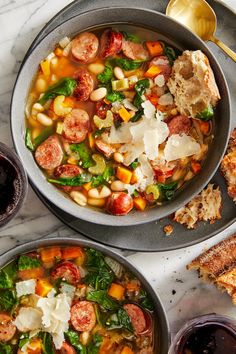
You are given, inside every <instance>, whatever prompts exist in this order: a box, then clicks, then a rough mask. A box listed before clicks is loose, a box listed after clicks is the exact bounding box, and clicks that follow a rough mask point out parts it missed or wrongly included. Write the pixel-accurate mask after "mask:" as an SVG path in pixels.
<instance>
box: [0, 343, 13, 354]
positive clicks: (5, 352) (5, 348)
mask: <svg viewBox="0 0 236 354" xmlns="http://www.w3.org/2000/svg"><path fill="white" fill-rule="evenodd" d="M0 353H1V354H13V348H12V346H11V345H10V344H6V343H1V342H0Z"/></svg>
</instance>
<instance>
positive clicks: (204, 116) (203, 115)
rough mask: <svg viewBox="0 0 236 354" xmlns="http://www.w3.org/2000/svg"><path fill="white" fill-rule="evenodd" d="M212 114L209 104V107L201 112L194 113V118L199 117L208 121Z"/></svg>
mask: <svg viewBox="0 0 236 354" xmlns="http://www.w3.org/2000/svg"><path fill="white" fill-rule="evenodd" d="M213 115H214V111H213V108H212V106H209V107H207V108H205V109H204V110H203V111H202V112H200V113H198V114H197V115H196V118H199V119H201V120H204V121H208V120H210V119H211V118H212V117H213Z"/></svg>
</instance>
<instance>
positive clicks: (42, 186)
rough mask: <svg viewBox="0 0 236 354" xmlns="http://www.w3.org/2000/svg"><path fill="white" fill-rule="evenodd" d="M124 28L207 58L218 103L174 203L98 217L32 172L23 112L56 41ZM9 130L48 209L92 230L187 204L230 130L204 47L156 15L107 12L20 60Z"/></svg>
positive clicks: (53, 35) (80, 20) (220, 78)
mask: <svg viewBox="0 0 236 354" xmlns="http://www.w3.org/2000/svg"><path fill="white" fill-rule="evenodd" d="M116 25H130V26H137V27H141V28H144V29H145V28H146V29H150V30H152V31H155V32H156V33H157V34H158V38H161V39H162V40H166V41H167V42H168V43H169V44H171V45H173V46H175V47H176V48H178V49H180V50H185V49H189V50H196V49H200V50H202V51H203V52H204V53H205V54H206V55H207V57H208V59H209V61H210V64H211V67H212V69H213V71H214V74H215V77H216V82H217V85H218V87H219V91H220V94H221V97H222V99H221V100H220V102H219V103H218V106H217V109H216V115H215V124H214V135H215V139H214V140H213V142H212V144H211V146H210V149H209V151H208V155H207V158H206V160H205V162H204V165H203V168H202V171H201V172H200V173H199V174H198V175H197V176H196V177H194V178H193V179H192V180H190V181H189V182H188V183H187V185H186V186H185V187H184V188H182V189H180V190H179V191H178V192H177V193H176V195H175V198H174V199H173V200H171V201H169V202H167V203H165V204H163V205H161V206H159V207H156V208H150V209H147V210H145V211H143V212H135V211H132V212H131V213H129V214H128V215H125V216H122V217H119V216H113V215H108V214H106V213H105V212H104V211H100V210H96V209H92V208H91V207H80V206H78V205H76V204H75V203H74V202H73V201H71V200H70V199H69V198H68V197H66V196H65V195H62V193H61V192H60V191H58V189H57V188H56V187H55V186H53V185H51V184H50V183H48V182H47V180H46V178H45V175H44V174H43V172H42V171H41V170H40V168H39V167H38V166H37V164H36V162H35V160H34V157H33V155H32V153H31V152H30V151H29V150H27V148H26V147H25V144H24V134H25V120H24V106H25V102H26V99H27V94H28V91H29V88H30V85H31V83H32V79H33V77H34V75H35V73H36V71H37V69H38V64H39V62H40V61H41V60H42V59H44V58H45V57H46V56H47V55H48V54H49V53H50V52H51V51H52V50H53V49H54V46H55V45H56V44H57V43H58V41H59V40H60V39H61V38H63V37H65V36H66V35H68V36H71V37H73V36H74V35H75V34H76V33H79V32H82V31H86V30H88V31H89V30H92V29H96V28H99V27H104V26H116ZM11 128H12V135H13V140H14V144H15V147H16V150H17V153H18V154H19V156H20V158H21V160H22V161H23V163H24V166H25V168H26V170H27V173H28V176H29V178H30V180H31V181H32V183H33V184H34V185H35V186H36V187H37V189H38V190H39V192H40V193H42V195H43V196H45V197H46V198H47V199H49V200H50V201H51V202H52V203H53V204H54V205H56V206H57V207H59V208H60V209H62V210H64V211H66V212H67V213H68V214H70V215H73V216H74V217H77V218H79V219H83V220H86V221H89V222H92V223H95V224H101V225H110V226H128V225H138V224H142V223H146V222H150V221H153V220H158V219H161V218H163V217H165V216H167V215H170V214H172V213H173V212H174V211H175V210H177V209H178V208H180V207H181V206H183V205H184V204H186V203H188V202H189V201H190V200H191V199H192V198H193V196H194V195H196V194H197V193H199V192H200V191H201V190H202V189H203V188H204V186H205V185H206V184H207V183H208V182H209V181H210V179H211V178H212V176H213V175H214V174H215V172H216V170H217V168H218V166H219V164H220V161H221V159H222V157H223V154H224V152H225V149H226V146H227V142H228V137H229V130H230V99H229V91H228V87H227V83H226V81H225V77H224V74H223V72H222V70H221V68H220V66H219V64H218V63H217V61H216V59H215V57H214V56H213V54H212V53H211V51H210V50H209V49H208V47H207V46H206V44H205V43H204V42H203V41H202V40H201V39H200V38H199V37H197V36H195V35H194V34H193V33H192V32H190V31H189V30H188V29H187V28H186V27H184V26H182V25H181V24H179V23H178V22H176V21H174V20H173V19H171V18H170V17H167V16H165V15H163V14H161V13H158V12H156V11H151V10H144V9H138V8H122V7H113V8H112V7H111V8H102V9H97V10H93V11H88V12H84V13H81V14H79V15H77V16H75V17H72V18H70V19H69V20H67V21H65V22H63V23H61V24H60V25H59V26H58V27H56V28H55V29H54V30H53V31H52V32H50V33H49V34H48V35H47V36H45V37H44V38H43V39H42V41H41V42H40V43H39V44H38V45H37V46H35V47H34V49H33V50H32V51H31V52H30V53H29V55H28V56H26V58H25V60H24V61H23V65H22V67H21V69H20V72H19V75H18V77H17V81H16V84H15V88H14V92H13V96H12V105H11Z"/></svg>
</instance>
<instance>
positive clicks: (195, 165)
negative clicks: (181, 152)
mask: <svg viewBox="0 0 236 354" xmlns="http://www.w3.org/2000/svg"><path fill="white" fill-rule="evenodd" d="M191 169H192V171H193V173H194V174H195V175H196V174H197V173H199V172H200V171H201V169H202V167H201V164H200V163H199V162H196V161H191Z"/></svg>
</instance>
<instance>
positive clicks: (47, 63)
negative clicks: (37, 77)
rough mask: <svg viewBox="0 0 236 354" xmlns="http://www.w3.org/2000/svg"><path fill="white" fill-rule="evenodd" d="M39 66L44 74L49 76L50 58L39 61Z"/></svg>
mask: <svg viewBox="0 0 236 354" xmlns="http://www.w3.org/2000/svg"><path fill="white" fill-rule="evenodd" d="M40 66H41V69H42V72H43V74H44V75H45V76H49V75H50V73H51V70H50V60H48V59H44V60H42V61H41V63H40Z"/></svg>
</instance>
